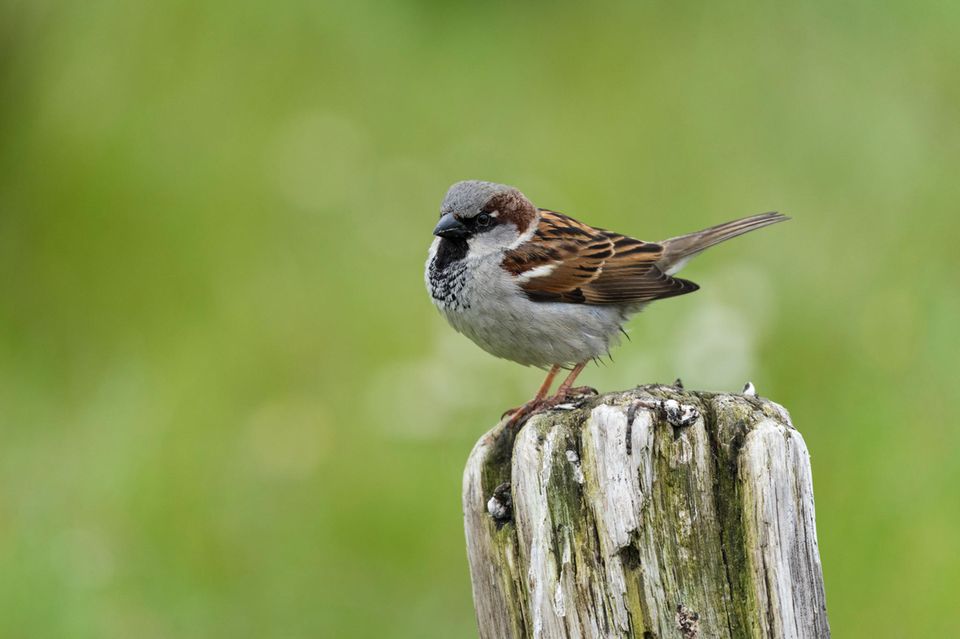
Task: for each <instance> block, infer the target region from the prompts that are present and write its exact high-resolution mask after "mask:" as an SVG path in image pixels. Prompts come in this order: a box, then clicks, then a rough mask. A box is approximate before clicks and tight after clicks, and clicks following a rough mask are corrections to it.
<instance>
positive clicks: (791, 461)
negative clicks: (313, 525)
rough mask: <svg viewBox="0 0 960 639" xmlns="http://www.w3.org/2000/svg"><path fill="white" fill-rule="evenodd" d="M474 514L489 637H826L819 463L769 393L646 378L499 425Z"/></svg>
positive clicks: (469, 476)
mask: <svg viewBox="0 0 960 639" xmlns="http://www.w3.org/2000/svg"><path fill="white" fill-rule="evenodd" d="M491 498H494V499H491ZM463 508H464V523H465V528H466V536H467V551H468V556H469V560H470V570H471V578H472V581H473V592H474V603H475V606H476V611H477V618H478V623H479V627H480V636H481V637H482V638H483V639H488V638H489V639H494V638H495V639H508V638H521V637H533V638H541V637H542V638H551V639H552V638H554V637H556V638H566V637H571V638H573V637H618V638H619V637H636V638H638V639H667V638H672V637H678V638H681V639H692V638H694V637H701V638H711V639H712V638H715V637H716V638H727V637H729V638H739V637H751V638H753V637H757V638H761V637H762V638H766V637H770V638H780V637H783V638H797V639H800V638H807V637H816V638H820V637H829V628H828V625H827V619H826V604H825V599H824V594H823V581H822V575H821V569H820V559H819V554H818V550H817V540H816V526H815V521H814V510H813V489H812V482H811V477H810V465H809V457H808V454H807V450H806V446H805V445H804V442H803V438H802V437H801V436H800V434H799V432H797V431H796V430H795V429H794V428H793V426H792V425H791V423H790V418H789V416H788V414H787V412H786V411H785V410H784V409H783V408H782V407H780V406H778V405H777V404H774V403H772V402H769V401H766V400H762V399H759V398H756V397H752V396H744V395H725V394H715V393H704V392H691V391H684V390H681V389H678V388H676V387H670V386H645V387H641V388H637V389H635V390H632V391H626V392H621V393H611V394H608V395H604V396H601V397H595V398H591V399H589V400H588V401H586V402H585V403H584V404H583V405H582V406H580V407H579V408H576V409H574V410H567V411H558V410H555V411H549V412H544V413H540V414H538V415H535V416H534V417H533V418H531V419H530V420H529V421H528V422H527V423H526V424H525V425H524V426H523V427H522V428H521V429H520V431H519V432H517V433H515V432H514V431H513V430H512V429H510V428H509V427H508V426H507V425H506V423H501V424H500V425H498V426H497V427H496V428H494V429H493V430H492V431H491V432H490V433H488V434H487V435H485V436H484V437H483V438H482V439H481V440H480V441H479V442H478V443H477V445H476V446H475V447H474V450H473V452H472V453H471V455H470V459H469V461H468V464H467V468H466V471H465V474H464V490H463Z"/></svg>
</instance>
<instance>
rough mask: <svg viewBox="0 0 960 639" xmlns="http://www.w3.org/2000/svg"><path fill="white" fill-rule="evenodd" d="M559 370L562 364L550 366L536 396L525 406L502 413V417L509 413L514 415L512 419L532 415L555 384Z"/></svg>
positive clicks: (515, 419) (517, 419) (516, 419)
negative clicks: (554, 380)
mask: <svg viewBox="0 0 960 639" xmlns="http://www.w3.org/2000/svg"><path fill="white" fill-rule="evenodd" d="M559 372H560V365H559V364H554V365H553V366H552V367H551V368H550V372H549V373H547V377H546V379H544V380H543V383H542V384H540V390H538V391H537V394H536V395H535V396H534V398H533V399H531V400H530V401H529V402H527V403H526V404H524V405H523V406H520V407H518V408H511V409H510V410H508V411H507V412H505V413H504V414H503V415H502V417H506V416H507V415H512V417H511V418H510V419H511V421H519V420H520V419H523V418H524V417H527V416H528V415H530V413H532V412H533V411H535V410H536V409H537V408H539V407H540V404H541V403H542V402H543V400H544V398H545V397H546V396H547V393H549V392H550V387H551V386H552V385H553V379H554V378H555V377H556V376H557V373H559Z"/></svg>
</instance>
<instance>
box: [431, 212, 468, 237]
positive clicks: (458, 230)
mask: <svg viewBox="0 0 960 639" xmlns="http://www.w3.org/2000/svg"><path fill="white" fill-rule="evenodd" d="M433 234H434V235H437V236H439V237H446V238H450V239H463V238H465V237H467V236H468V235H470V231H468V230H467V227H466V226H464V225H463V222H461V221H460V220H458V219H457V218H455V217H453V213H447V214H446V215H444V216H443V217H441V218H440V221H439V222H438V223H437V228H435V229H433Z"/></svg>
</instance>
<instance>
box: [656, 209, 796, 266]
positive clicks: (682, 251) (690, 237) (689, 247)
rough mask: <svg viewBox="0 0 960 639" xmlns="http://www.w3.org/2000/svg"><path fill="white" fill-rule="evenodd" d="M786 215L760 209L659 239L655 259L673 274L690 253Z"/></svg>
mask: <svg viewBox="0 0 960 639" xmlns="http://www.w3.org/2000/svg"><path fill="white" fill-rule="evenodd" d="M789 219H790V218H789V217H787V216H786V215H781V214H780V213H777V212H775V211H774V212H770V213H760V214H759V215H751V216H750V217H745V218H742V219H739V220H733V221H732V222H726V223H724V224H718V225H716V226H711V227H710V228H708V229H704V230H702V231H697V232H696V233H688V234H686V235H680V236H678V237H672V238H670V239H669V240H664V241H662V242H660V244H661V245H662V246H663V248H664V251H663V257H661V258H660V259H659V260H657V266H659V267H660V268H661V270H663V271H664V272H665V273H667V275H673V274H674V273H676V272H677V271H679V270H680V269H681V268H683V266H684V265H685V264H686V263H687V262H688V261H689V260H690V258H692V257H693V256H695V255H697V254H699V253H701V252H703V251H705V250H706V249H708V248H710V247H711V246H714V245H716V244H719V243H720V242H725V241H727V240H729V239H730V238H734V237H737V236H738V235H743V234H744V233H749V232H750V231H754V230H756V229H760V228H763V227H764V226H770V225H771V224H776V223H777V222H784V221H786V220H789Z"/></svg>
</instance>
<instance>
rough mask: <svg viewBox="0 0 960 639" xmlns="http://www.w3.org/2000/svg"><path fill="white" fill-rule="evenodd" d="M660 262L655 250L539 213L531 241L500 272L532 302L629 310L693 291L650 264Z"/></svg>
mask: <svg viewBox="0 0 960 639" xmlns="http://www.w3.org/2000/svg"><path fill="white" fill-rule="evenodd" d="M662 256H663V247H662V246H661V245H659V244H654V243H651V242H643V241H641V240H636V239H634V238H632V237H627V236H625V235H621V234H619V233H613V232H611V231H606V230H603V229H595V228H593V227H591V226H587V225H586V224H583V223H582V222H578V221H577V220H575V219H573V218H571V217H567V216H566V215H563V214H562V213H557V212H555V211H548V210H545V209H541V210H540V223H539V225H538V226H537V230H536V231H535V232H534V238H533V239H532V240H531V241H529V242H526V243H524V244H523V245H522V246H519V247H517V248H515V249H513V250H511V251H508V252H507V254H506V255H505V257H504V260H503V268H504V269H506V270H507V271H508V272H510V273H512V274H514V275H516V276H517V281H518V282H519V283H520V287H521V288H522V289H523V291H524V292H525V293H526V294H527V297H529V298H530V299H531V300H534V301H537V302H569V303H574V304H634V303H642V302H649V301H652V300H656V299H661V298H664V297H673V296H674V295H683V294H684V293H691V292H693V291H695V290H697V288H699V287H698V286H697V285H696V284H694V283H693V282H690V281H687V280H682V279H679V278H675V277H670V276H669V275H666V274H665V273H664V272H663V271H661V270H660V269H659V268H658V267H657V265H656V261H657V260H658V259H660V257H662Z"/></svg>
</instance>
